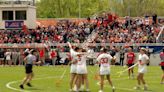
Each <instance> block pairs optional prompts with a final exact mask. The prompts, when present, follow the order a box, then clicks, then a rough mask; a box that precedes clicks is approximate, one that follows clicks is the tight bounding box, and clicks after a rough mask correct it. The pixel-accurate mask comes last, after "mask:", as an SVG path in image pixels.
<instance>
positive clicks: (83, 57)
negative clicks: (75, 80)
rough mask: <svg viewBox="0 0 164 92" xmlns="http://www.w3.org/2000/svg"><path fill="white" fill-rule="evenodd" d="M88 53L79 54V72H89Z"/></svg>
mask: <svg viewBox="0 0 164 92" xmlns="http://www.w3.org/2000/svg"><path fill="white" fill-rule="evenodd" d="M86 57H87V55H77V61H78V62H77V74H87V64H86Z"/></svg>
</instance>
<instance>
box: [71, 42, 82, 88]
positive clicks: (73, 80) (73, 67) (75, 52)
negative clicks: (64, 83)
mask: <svg viewBox="0 0 164 92" xmlns="http://www.w3.org/2000/svg"><path fill="white" fill-rule="evenodd" d="M68 46H69V48H70V54H71V58H72V60H71V62H70V64H71V69H70V74H71V78H70V91H73V85H74V84H75V85H76V79H77V78H76V77H77V74H76V71H77V60H76V59H75V58H76V57H77V55H78V51H79V50H80V49H79V48H78V47H76V48H75V50H74V49H73V48H72V45H71V44H70V43H69V42H68Z"/></svg>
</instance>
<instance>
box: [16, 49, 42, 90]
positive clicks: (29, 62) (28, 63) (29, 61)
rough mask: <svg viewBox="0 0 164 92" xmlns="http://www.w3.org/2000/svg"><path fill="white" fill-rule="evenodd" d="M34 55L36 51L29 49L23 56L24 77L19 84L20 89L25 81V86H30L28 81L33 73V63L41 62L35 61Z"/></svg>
mask: <svg viewBox="0 0 164 92" xmlns="http://www.w3.org/2000/svg"><path fill="white" fill-rule="evenodd" d="M36 55H37V52H36V51H35V50H31V51H29V52H28V53H26V57H25V58H24V62H25V72H26V77H25V78H24V79H23V82H22V84H21V85H20V86H19V87H20V88H21V89H24V87H23V85H24V84H25V83H27V86H29V87H32V86H31V84H30V81H31V80H32V78H33V75H34V74H33V71H32V66H33V64H40V63H41V62H36Z"/></svg>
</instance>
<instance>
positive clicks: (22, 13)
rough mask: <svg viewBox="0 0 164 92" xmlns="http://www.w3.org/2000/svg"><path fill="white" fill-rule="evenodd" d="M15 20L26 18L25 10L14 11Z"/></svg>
mask: <svg viewBox="0 0 164 92" xmlns="http://www.w3.org/2000/svg"><path fill="white" fill-rule="evenodd" d="M15 19H16V20H26V11H15Z"/></svg>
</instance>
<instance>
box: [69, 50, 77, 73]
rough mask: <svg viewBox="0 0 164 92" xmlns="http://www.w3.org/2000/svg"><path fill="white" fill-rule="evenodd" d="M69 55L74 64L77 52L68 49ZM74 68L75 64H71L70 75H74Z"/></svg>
mask: <svg viewBox="0 0 164 92" xmlns="http://www.w3.org/2000/svg"><path fill="white" fill-rule="evenodd" d="M70 54H71V58H72V62H75V60H76V57H77V54H78V52H76V51H74V50H73V49H70ZM76 67H77V64H71V71H70V73H76Z"/></svg>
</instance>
